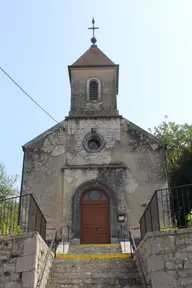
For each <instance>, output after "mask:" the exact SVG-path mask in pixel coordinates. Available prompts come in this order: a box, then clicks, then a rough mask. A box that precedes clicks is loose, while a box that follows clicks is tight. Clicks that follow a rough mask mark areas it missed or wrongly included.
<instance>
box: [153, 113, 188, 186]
mask: <svg viewBox="0 0 192 288" xmlns="http://www.w3.org/2000/svg"><path fill="white" fill-rule="evenodd" d="M149 131H150V132H151V133H153V134H154V135H155V136H156V137H157V138H159V139H161V140H162V141H163V142H164V143H165V144H166V145H167V151H166V156H167V162H168V170H169V175H170V178H172V177H173V176H174V173H175V172H176V171H178V169H180V168H182V165H183V161H182V160H183V156H184V153H186V154H187V153H188V154H190V155H192V125H188V124H176V123H175V122H171V121H168V117H167V116H165V120H164V121H163V122H162V123H161V124H160V125H159V126H157V127H154V130H153V131H152V129H149ZM188 156H189V155H188ZM174 184H175V183H174ZM177 185H179V184H177Z"/></svg>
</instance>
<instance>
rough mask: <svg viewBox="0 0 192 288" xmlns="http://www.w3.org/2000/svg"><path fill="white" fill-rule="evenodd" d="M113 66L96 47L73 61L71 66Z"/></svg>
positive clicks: (92, 46)
mask: <svg viewBox="0 0 192 288" xmlns="http://www.w3.org/2000/svg"><path fill="white" fill-rule="evenodd" d="M92 65H102V66H103V65H115V63H114V62H113V61H111V60H110V59H109V58H108V57H107V56H106V55H105V54H104V53H103V52H102V51H101V50H100V49H99V48H98V47H97V46H96V45H91V47H90V48H89V49H88V50H87V51H86V52H85V53H84V54H83V55H82V56H81V57H80V58H79V59H77V61H75V62H74V63H73V64H72V66H92Z"/></svg>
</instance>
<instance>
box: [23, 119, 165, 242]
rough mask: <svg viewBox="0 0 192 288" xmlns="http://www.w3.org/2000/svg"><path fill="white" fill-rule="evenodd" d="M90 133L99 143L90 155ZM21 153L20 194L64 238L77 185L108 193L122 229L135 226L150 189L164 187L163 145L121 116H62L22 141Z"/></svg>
mask: <svg viewBox="0 0 192 288" xmlns="http://www.w3.org/2000/svg"><path fill="white" fill-rule="evenodd" d="M93 131H96V132H93ZM94 133H96V134H97V135H99V137H100V138H101V139H102V140H101V141H102V145H103V146H102V149H101V150H100V151H98V152H93V153H92V152H90V151H87V150H86V147H85V143H86V139H87V138H86V137H89V136H90V135H92V134H94ZM24 151H25V157H24V173H23V185H22V193H23V194H26V193H31V194H33V195H34V197H35V199H36V201H37V203H38V205H39V207H40V209H41V210H42V213H43V214H44V216H45V218H46V220H47V222H48V224H47V227H48V228H57V229H60V232H59V237H61V235H62V227H64V228H65V230H64V233H65V236H67V227H66V226H67V225H70V226H72V225H74V223H73V222H74V217H73V212H74V206H73V199H74V197H75V194H76V193H77V191H79V192H80V189H79V188H80V187H81V188H82V187H83V186H82V185H83V184H86V185H87V183H89V187H88V188H89V189H91V188H92V187H93V185H95V183H99V185H101V186H102V187H103V188H104V189H105V190H107V191H109V194H110V195H113V196H114V197H113V203H112V205H113V206H114V207H115V208H114V211H116V212H118V213H124V212H125V213H126V228H127V229H128V228H129V227H138V226H139V219H140V217H141V216H142V214H143V212H144V209H145V208H146V205H147V204H148V202H149V201H150V199H151V197H152V195H153V193H154V191H155V190H156V189H160V188H163V187H166V186H167V175H166V161H165V150H164V146H163V145H162V143H161V142H160V141H158V139H156V138H155V137H153V136H152V135H150V134H149V133H147V132H146V131H144V130H142V129H141V128H139V127H137V126H136V125H134V124H133V123H131V122H129V121H128V120H126V119H123V118H121V117H100V118H84V119H83V118H79V119H78V118H76V119H75V118H68V119H67V120H66V121H64V122H62V123H60V124H58V125H57V126H55V127H54V128H52V129H50V130H49V131H48V132H45V133H44V134H43V135H40V136H39V137H37V138H36V139H34V140H33V141H31V142H29V143H28V144H26V145H25V146H24ZM86 187H87V186H86ZM94 187H95V189H96V188H97V187H96V186H94ZM82 189H83V188H82ZM77 209H79V207H78V208H77ZM76 211H77V210H76ZM114 214H115V212H114V213H113V215H114ZM113 215H112V214H111V217H113ZM111 219H112V218H111ZM114 221H115V222H117V217H116V218H115V220H114ZM112 226H114V229H116V228H117V227H116V228H115V226H117V225H116V223H113V225H112ZM111 229H112V230H113V231H114V229H113V228H111ZM116 232H117V229H116ZM116 232H115V233H113V232H112V231H111V236H112V235H113V234H116V235H117V233H116Z"/></svg>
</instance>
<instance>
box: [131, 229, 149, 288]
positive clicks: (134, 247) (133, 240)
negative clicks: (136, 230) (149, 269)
mask: <svg viewBox="0 0 192 288" xmlns="http://www.w3.org/2000/svg"><path fill="white" fill-rule="evenodd" d="M129 235H130V238H131V239H130V240H131V241H130V244H131V246H132V245H133V247H132V248H133V249H134V250H133V251H135V250H136V249H137V246H136V243H135V239H134V237H133V234H132V230H131V228H129ZM137 251H138V250H137ZM137 255H138V254H137ZM138 261H139V266H140V270H141V274H142V278H143V280H144V286H145V288H147V287H150V285H149V284H147V280H146V277H145V274H144V272H143V267H142V264H141V260H140V257H139V255H138Z"/></svg>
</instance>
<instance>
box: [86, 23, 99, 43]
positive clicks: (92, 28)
mask: <svg viewBox="0 0 192 288" xmlns="http://www.w3.org/2000/svg"><path fill="white" fill-rule="evenodd" d="M92 24H93V26H92V27H90V28H88V29H91V30H93V37H92V38H91V42H92V43H93V45H95V43H96V42H97V39H96V38H95V30H97V29H99V27H95V19H94V18H93V19H92Z"/></svg>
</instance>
